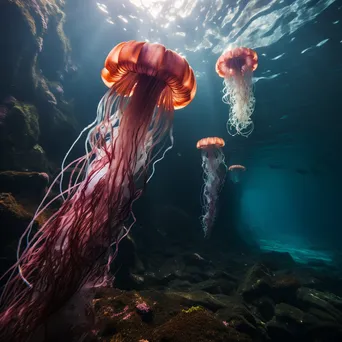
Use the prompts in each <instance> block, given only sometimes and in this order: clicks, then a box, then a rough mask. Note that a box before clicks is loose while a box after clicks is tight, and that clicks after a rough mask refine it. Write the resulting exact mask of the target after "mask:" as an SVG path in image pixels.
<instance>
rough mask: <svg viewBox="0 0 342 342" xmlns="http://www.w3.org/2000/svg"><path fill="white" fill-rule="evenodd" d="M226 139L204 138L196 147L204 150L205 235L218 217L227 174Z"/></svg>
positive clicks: (202, 221) (208, 233)
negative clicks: (221, 193) (218, 203)
mask: <svg viewBox="0 0 342 342" xmlns="http://www.w3.org/2000/svg"><path fill="white" fill-rule="evenodd" d="M223 146H224V140H223V139H221V138H217V137H211V138H203V139H201V140H199V141H198V142H197V145H196V147H197V148H198V149H200V150H202V168H203V178H204V186H203V192H202V194H201V196H202V197H201V198H202V210H203V214H202V216H201V223H202V228H203V231H204V236H205V237H209V236H210V233H211V231H212V227H213V225H214V222H215V218H216V211H217V209H216V205H217V201H218V197H219V194H220V191H221V189H222V186H223V184H224V176H225V174H226V170H227V167H226V164H225V161H224V154H223V152H222V149H221V148H222V147H223Z"/></svg>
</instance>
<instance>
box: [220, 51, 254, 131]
mask: <svg viewBox="0 0 342 342" xmlns="http://www.w3.org/2000/svg"><path fill="white" fill-rule="evenodd" d="M257 66H258V55H257V53H256V52H255V51H254V50H252V49H249V48H246V47H238V48H235V49H232V50H227V51H226V52H224V53H223V54H222V55H221V56H220V57H219V59H218V60H217V62H216V72H217V73H218V75H219V76H220V77H223V78H224V82H223V84H224V89H223V93H224V95H223V97H222V101H223V102H224V103H227V104H229V106H230V108H229V118H228V121H227V131H228V133H229V134H231V135H232V136H234V135H237V134H240V135H242V136H244V137H248V136H249V135H250V134H251V133H252V131H253V129H254V124H253V121H252V120H251V115H252V114H253V112H254V108H255V97H254V94H253V86H252V76H253V71H255V69H256V68H257Z"/></svg>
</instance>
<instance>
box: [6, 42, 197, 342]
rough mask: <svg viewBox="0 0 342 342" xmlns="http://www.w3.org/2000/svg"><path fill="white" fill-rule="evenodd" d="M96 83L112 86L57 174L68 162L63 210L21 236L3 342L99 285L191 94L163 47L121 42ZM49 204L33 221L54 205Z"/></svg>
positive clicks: (189, 74)
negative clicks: (81, 148)
mask: <svg viewBox="0 0 342 342" xmlns="http://www.w3.org/2000/svg"><path fill="white" fill-rule="evenodd" d="M102 79H103V81H104V83H105V84H106V85H107V86H108V87H109V88H110V89H109V90H108V92H107V93H106V94H105V95H104V97H103V98H102V99H101V101H100V103H99V106H98V110H97V116H96V119H95V121H94V122H93V123H92V124H90V125H89V126H87V127H86V128H85V129H84V130H83V131H82V132H81V134H80V135H79V137H78V138H77V140H79V139H80V137H81V136H82V134H85V133H86V134H87V137H86V145H85V148H86V152H85V155H84V156H83V157H81V158H78V159H77V160H75V161H73V162H71V163H69V164H68V165H67V166H65V167H64V164H65V163H66V158H65V159H64V161H63V167H62V172H61V174H60V175H59V176H58V177H57V179H56V180H55V181H54V182H53V183H52V185H51V187H50V190H49V191H51V188H52V187H53V186H54V185H55V184H56V182H57V181H61V178H62V175H63V173H64V172H65V171H66V170H67V169H70V167H73V169H74V172H72V175H71V177H70V180H69V182H68V187H67V189H66V190H63V189H62V193H61V194H60V195H59V196H57V197H56V198H55V199H57V198H59V197H63V199H64V201H63V204H62V205H61V207H60V209H59V210H58V211H57V212H56V213H54V214H53V215H52V216H51V217H50V218H49V219H48V220H47V221H46V222H45V224H44V225H43V226H42V227H41V228H40V229H39V230H38V232H36V233H35V234H32V237H31V238H30V234H31V230H32V223H31V224H30V225H29V227H28V228H27V230H26V231H25V234H24V235H23V236H22V238H21V239H20V243H19V247H18V262H17V264H16V265H14V267H13V268H12V269H11V270H10V272H9V273H8V274H9V276H10V279H9V281H8V283H7V285H6V287H5V289H4V292H3V294H2V308H1V313H0V340H1V341H7V342H10V341H15V342H20V341H23V340H25V341H26V340H27V339H29V338H30V336H32V334H34V332H35V331H37V329H38V328H39V329H38V330H39V331H40V329H43V330H44V328H45V327H46V322H47V320H48V318H49V317H50V316H51V315H52V314H54V313H56V312H57V311H58V310H59V309H61V308H62V307H63V306H64V305H65V304H66V303H67V302H68V301H69V300H71V298H72V297H73V296H74V295H75V294H76V293H77V292H78V291H80V290H81V289H82V287H84V286H85V285H86V284H87V286H88V284H95V283H98V280H99V279H100V277H101V276H103V272H102V271H103V270H102V268H101V265H103V260H104V258H106V257H107V256H108V253H109V251H111V250H112V247H115V248H114V250H115V252H114V255H111V258H113V257H115V254H116V252H117V248H118V244H119V241H120V240H121V239H122V238H123V237H125V236H126V235H127V233H128V231H129V228H130V227H131V225H132V224H133V223H134V221H135V218H134V215H133V212H132V205H133V203H134V201H136V200H137V199H138V198H139V197H140V196H141V194H142V191H143V188H144V186H145V185H146V182H147V170H148V167H149V166H150V165H151V164H152V163H153V172H154V163H155V162H157V161H159V160H160V159H161V158H159V159H156V158H157V157H158V154H162V156H164V154H165V151H164V153H162V151H163V149H164V148H163V147H164V146H165V143H166V139H167V136H168V134H170V137H171V142H173V138H172V124H173V113H174V109H179V108H183V107H185V106H186V105H188V104H189V103H190V102H191V101H192V99H193V97H194V96H195V92H196V81H195V76H194V72H193V70H192V69H191V68H190V66H189V64H188V63H187V61H186V60H185V59H184V58H183V57H181V56H180V55H178V54H177V53H175V52H173V51H171V50H167V49H166V48H165V47H164V46H163V45H160V44H150V43H145V42H137V41H129V42H123V43H120V44H118V45H117V46H116V47H114V49H113V50H112V51H111V52H110V53H109V55H108V57H107V59H106V61H105V66H104V69H103V70H102ZM77 140H76V141H77ZM75 143H76V142H75ZM75 143H74V144H73V146H74V145H75ZM157 144H158V145H159V146H161V147H159V148H158V149H157V151H156V152H155V153H153V156H152V151H154V150H155V149H154V147H156V145H157ZM73 146H72V147H71V148H73ZM70 150H71V149H70ZM70 150H69V152H70ZM69 152H68V153H67V156H68V154H69ZM67 156H66V157H67ZM46 198H47V196H45V198H44V200H43V203H42V204H41V205H40V206H39V208H38V210H37V213H36V215H35V218H36V217H38V216H39V215H40V214H41V213H42V212H43V211H44V210H45V209H46V207H47V206H49V205H50V204H51V201H50V202H49V203H46V202H47V201H46ZM128 219H129V225H128V226H127V228H126V227H125V225H124V222H125V221H127V220H128ZM32 222H33V221H32ZM24 240H27V245H26V247H25V248H21V244H22V243H23V242H24ZM17 270H18V273H17Z"/></svg>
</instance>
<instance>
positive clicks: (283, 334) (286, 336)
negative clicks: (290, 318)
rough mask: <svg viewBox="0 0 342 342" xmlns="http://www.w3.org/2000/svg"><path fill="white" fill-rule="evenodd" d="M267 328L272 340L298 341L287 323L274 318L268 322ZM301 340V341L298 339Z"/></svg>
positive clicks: (277, 341)
mask: <svg viewBox="0 0 342 342" xmlns="http://www.w3.org/2000/svg"><path fill="white" fill-rule="evenodd" d="M266 329H267V333H268V335H269V337H270V338H271V341H276V342H289V341H297V340H296V337H295V336H294V334H293V333H292V332H291V331H290V330H289V329H288V327H287V326H286V324H285V323H282V322H278V321H277V320H276V319H272V320H271V321H269V322H268V323H267V324H266ZM298 342H299V341H298Z"/></svg>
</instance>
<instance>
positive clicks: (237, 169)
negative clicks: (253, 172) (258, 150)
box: [228, 164, 246, 183]
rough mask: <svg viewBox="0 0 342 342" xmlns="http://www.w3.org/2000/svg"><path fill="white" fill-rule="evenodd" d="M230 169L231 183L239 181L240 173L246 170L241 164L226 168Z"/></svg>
mask: <svg viewBox="0 0 342 342" xmlns="http://www.w3.org/2000/svg"><path fill="white" fill-rule="evenodd" d="M228 171H230V179H231V181H232V182H233V183H239V182H240V179H241V173H242V172H245V171H246V168H245V167H244V166H243V165H238V164H237V165H231V166H229V168H228Z"/></svg>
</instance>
